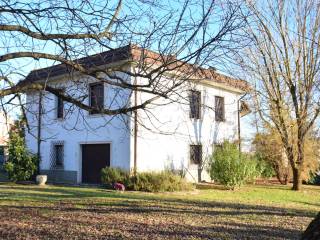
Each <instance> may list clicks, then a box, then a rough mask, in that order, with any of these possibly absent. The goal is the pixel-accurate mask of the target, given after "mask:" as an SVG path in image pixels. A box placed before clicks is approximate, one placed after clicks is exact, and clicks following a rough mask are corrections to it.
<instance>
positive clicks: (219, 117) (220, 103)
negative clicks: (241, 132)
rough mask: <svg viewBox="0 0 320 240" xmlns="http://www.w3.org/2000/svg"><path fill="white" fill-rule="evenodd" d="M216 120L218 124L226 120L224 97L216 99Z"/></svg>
mask: <svg viewBox="0 0 320 240" xmlns="http://www.w3.org/2000/svg"><path fill="white" fill-rule="evenodd" d="M215 113H216V114H215V120H216V121H218V122H223V121H224V120H225V113H224V98H223V97H218V96H216V97H215Z"/></svg>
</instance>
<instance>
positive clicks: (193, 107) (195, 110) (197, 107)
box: [189, 90, 201, 119]
mask: <svg viewBox="0 0 320 240" xmlns="http://www.w3.org/2000/svg"><path fill="white" fill-rule="evenodd" d="M189 101H190V118H194V119H200V117H201V114H200V112H201V92H200V91H194V90H191V91H190V95H189Z"/></svg>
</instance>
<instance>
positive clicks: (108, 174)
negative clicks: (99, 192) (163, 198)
mask: <svg viewBox="0 0 320 240" xmlns="http://www.w3.org/2000/svg"><path fill="white" fill-rule="evenodd" d="M101 178H102V183H104V184H106V185H108V186H112V185H113V184H114V183H116V182H118V183H122V184H124V185H125V187H126V189H128V190H135V191H145V192H167V191H168V192H173V191H183V190H190V189H191V188H192V185H191V184H190V183H188V182H187V181H186V180H185V179H184V178H182V177H181V176H179V175H176V174H174V173H172V172H170V171H162V172H141V173H137V174H136V176H130V174H129V173H128V172H126V171H123V170H121V169H120V168H112V167H106V168H104V169H102V172H101Z"/></svg>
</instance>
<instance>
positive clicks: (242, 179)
mask: <svg viewBox="0 0 320 240" xmlns="http://www.w3.org/2000/svg"><path fill="white" fill-rule="evenodd" d="M209 173H210V177H211V179H212V180H215V181H218V182H219V183H221V184H223V185H225V186H227V187H229V188H231V189H235V188H236V187H240V186H241V185H243V184H245V183H247V182H251V181H254V180H255V178H257V177H258V176H260V175H261V172H260V170H259V168H258V165H257V161H256V159H255V158H254V157H252V156H250V155H248V154H244V153H241V152H240V151H239V149H238V146H237V145H236V144H233V143H230V142H228V141H225V142H224V143H223V144H222V146H221V147H219V148H216V149H215V151H214V152H213V154H212V156H211V159H210V163H209Z"/></svg>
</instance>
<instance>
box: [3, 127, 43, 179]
mask: <svg viewBox="0 0 320 240" xmlns="http://www.w3.org/2000/svg"><path fill="white" fill-rule="evenodd" d="M8 152H9V158H8V161H7V162H6V163H5V165H4V169H5V170H6V171H7V173H8V177H9V179H10V180H12V181H14V182H17V181H25V180H29V179H31V177H32V176H33V175H34V174H35V173H36V171H37V166H38V158H37V156H35V155H34V154H32V153H30V152H28V150H27V148H26V145H25V141H24V138H23V136H21V135H20V134H19V133H18V132H14V131H13V132H11V133H10V139H9V148H8Z"/></svg>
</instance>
